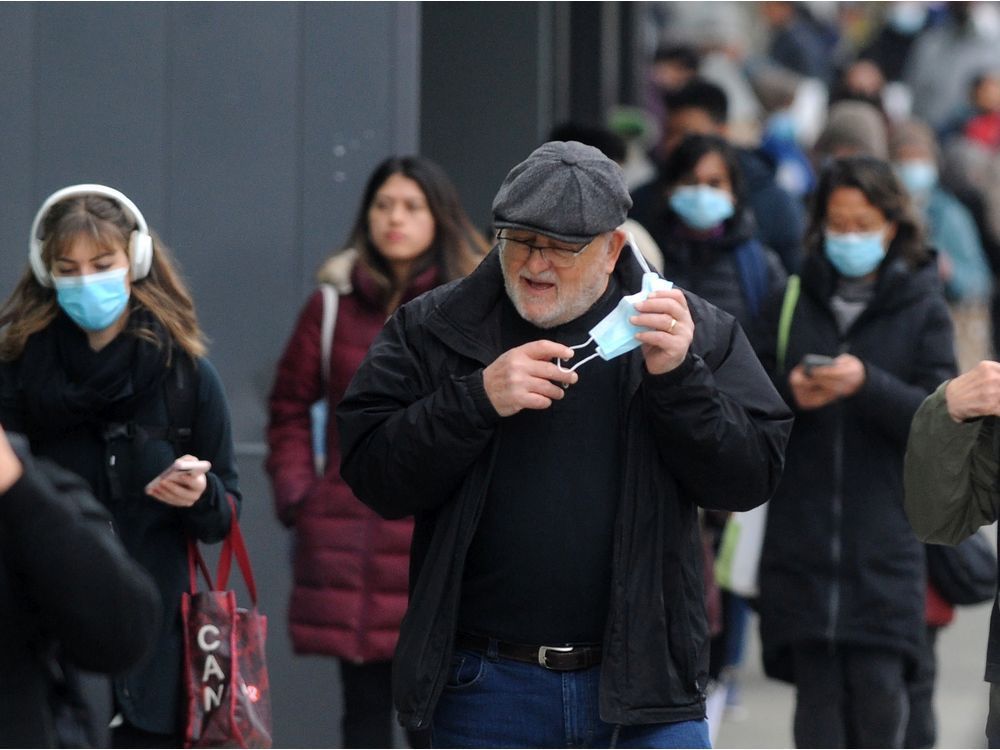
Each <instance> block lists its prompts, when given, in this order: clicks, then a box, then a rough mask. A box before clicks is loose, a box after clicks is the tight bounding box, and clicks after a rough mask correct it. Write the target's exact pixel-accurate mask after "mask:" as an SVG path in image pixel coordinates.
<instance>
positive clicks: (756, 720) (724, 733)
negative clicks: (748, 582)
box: [716, 602, 993, 748]
mask: <svg viewBox="0 0 1000 750" xmlns="http://www.w3.org/2000/svg"><path fill="white" fill-rule="evenodd" d="M992 608H993V604H992V602H990V603H987V604H981V605H977V606H974V607H959V608H958V609H957V610H956V617H955V620H954V622H952V624H951V625H949V626H948V627H947V628H945V629H944V630H942V631H941V633H940V634H939V636H938V644H937V655H938V679H937V687H936V691H935V696H934V703H935V708H936V710H937V720H938V743H937V747H944V748H949V747H962V748H979V747H986V737H985V735H984V733H983V728H984V727H985V725H986V711H987V705H988V692H989V686H988V685H987V683H986V682H984V681H983V669H984V667H985V665H986V640H987V635H988V632H989V621H990V612H991V611H992ZM757 633H758V628H757V618H756V615H754V616H753V618H752V620H751V623H750V641H749V643H748V648H747V659H746V663H745V664H744V668H743V707H744V708H745V711H744V712H743V716H742V717H739V718H738V717H727V718H724V719H723V722H722V727H721V728H720V730H719V737H718V740H717V742H716V747H717V748H737V747H740V748H792V747H794V743H793V742H792V710H793V706H794V700H795V695H794V690H793V689H792V687H791V686H790V685H788V684H786V683H783V682H777V681H776V680H771V679H768V678H767V677H765V676H764V674H763V671H762V667H761V662H760V643H759V640H758V637H757Z"/></svg>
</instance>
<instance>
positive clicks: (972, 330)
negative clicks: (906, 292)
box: [889, 120, 993, 372]
mask: <svg viewBox="0 0 1000 750" xmlns="http://www.w3.org/2000/svg"><path fill="white" fill-rule="evenodd" d="M889 151H890V155H891V158H892V164H893V169H894V170H895V171H896V174H897V176H898V177H899V180H900V182H902V183H903V186H904V187H905V188H906V190H907V192H908V193H909V194H910V198H911V199H912V200H913V204H914V206H915V207H916V209H917V210H918V211H919V212H920V215H921V217H922V218H923V220H924V223H925V225H926V227H927V234H928V236H929V239H930V244H931V245H932V246H933V247H934V249H935V250H937V252H938V272H939V274H940V276H941V280H942V282H944V290H945V295H946V297H947V298H948V303H949V307H950V309H951V314H952V320H953V322H954V323H955V331H956V339H957V344H958V363H959V369H960V370H961V371H962V372H965V371H967V370H970V369H971V368H972V367H974V366H975V365H976V364H978V363H979V362H980V361H982V360H984V359H990V357H991V355H990V349H991V347H990V316H989V300H990V294H991V292H992V289H993V273H992V271H991V270H990V266H989V262H988V261H987V259H986V255H985V253H984V251H983V243H982V238H981V236H980V233H979V228H978V227H977V226H976V221H975V219H974V218H973V216H972V214H971V213H970V211H969V209H968V208H966V207H965V205H964V204H963V203H962V202H961V201H959V199H958V198H957V197H956V196H955V194H954V193H952V192H951V191H950V190H948V189H947V188H946V187H945V186H944V185H942V184H941V182H940V180H939V176H938V146H937V139H936V138H935V136H934V132H933V131H932V130H931V129H930V128H929V127H928V126H927V125H926V124H924V123H922V122H920V121H918V120H907V121H904V122H899V123H896V124H895V125H894V126H893V128H892V132H891V134H890V137H889Z"/></svg>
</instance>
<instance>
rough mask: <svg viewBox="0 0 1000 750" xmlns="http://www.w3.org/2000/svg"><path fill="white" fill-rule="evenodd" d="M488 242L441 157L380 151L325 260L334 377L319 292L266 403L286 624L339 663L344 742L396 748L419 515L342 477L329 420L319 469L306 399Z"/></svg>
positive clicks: (347, 376) (300, 649)
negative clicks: (366, 495)
mask: <svg viewBox="0 0 1000 750" xmlns="http://www.w3.org/2000/svg"><path fill="white" fill-rule="evenodd" d="M486 249H487V247H486V243H485V241H484V240H483V238H482V236H480V235H479V233H478V232H477V231H476V230H475V228H474V227H473V225H472V222H471V221H469V219H468V217H467V216H466V214H465V212H464V211H463V210H462V207H461V204H460V203H459V200H458V195H457V193H456V191H455V188H454V187H453V186H452V184H451V182H450V181H449V179H448V177H447V176H446V175H445V174H444V172H443V171H442V170H441V168H440V167H438V166H437V165H436V164H434V163H433V162H431V161H429V160H427V159H424V158H421V157H418V156H409V157H393V158H390V159H387V160H386V161H384V162H382V164H380V165H379V166H378V167H377V168H376V169H375V171H374V172H373V174H372V176H371V177H370V178H369V180H368V184H367V185H366V187H365V191H364V195H363V199H362V202H361V207H360V210H359V212H358V216H357V220H356V221H355V223H354V228H353V230H352V232H351V235H350V238H349V242H348V245H347V248H346V249H344V250H343V251H340V252H337V253H335V254H334V255H333V256H332V257H331V258H330V259H329V260H328V261H327V262H326V263H325V264H324V265H323V266H322V267H321V268H320V271H319V273H318V274H317V277H318V279H319V281H320V282H322V283H327V284H331V285H332V286H333V287H334V288H335V289H336V290H337V296H338V313H337V320H336V326H335V328H334V333H333V343H332V347H331V350H330V351H331V353H330V361H329V370H328V372H329V381H328V382H326V383H324V374H323V366H322V364H321V362H320V360H321V343H320V338H321V326H322V317H323V308H324V303H323V295H322V293H321V292H320V291H318V290H317V291H316V292H315V293H313V295H312V296H311V297H310V298H309V300H308V301H307V302H306V305H305V307H304V308H303V310H302V312H301V314H300V315H299V319H298V322H297V323H296V326H295V330H294V331H293V332H292V336H291V339H290V340H289V341H288V344H287V346H286V348H285V352H284V354H283V355H282V357H281V361H280V362H279V364H278V370H277V375H276V378H275V382H274V387H273V389H272V391H271V396H270V402H269V423H268V429H267V441H268V448H269V453H268V457H267V464H266V467H267V471H268V473H269V474H270V476H271V483H272V485H273V489H274V499H275V507H276V511H277V514H278V518H279V519H280V520H281V522H282V523H283V524H284V525H285V526H288V527H292V528H294V529H295V534H296V544H295V567H294V573H295V587H294V591H293V593H292V599H291V604H290V607H289V627H290V629H291V635H292V641H293V644H294V647H295V651H296V653H300V654H327V655H330V656H336V657H338V658H339V659H340V660H341V662H340V666H341V678H342V683H343V692H344V719H343V732H344V737H343V741H344V747H392V697H391V694H390V665H391V659H392V653H393V649H394V648H395V646H396V639H397V636H398V634H399V623H400V621H401V620H402V618H403V613H404V612H405V611H406V599H407V571H408V564H409V551H410V535H411V532H412V521H411V520H410V519H403V520H398V521H386V520H383V519H382V518H380V517H379V516H377V515H376V514H375V513H374V511H372V510H370V509H368V508H367V507H365V506H364V505H362V504H361V502H360V501H358V500H357V499H356V498H355V497H354V495H353V494H352V493H351V491H350V489H349V488H348V487H347V485H346V484H345V483H344V481H343V480H342V479H341V478H340V446H339V444H338V439H337V430H336V428H335V425H334V423H333V420H332V419H330V420H328V422H327V426H326V457H325V458H326V460H325V471H324V473H323V475H322V476H320V477H317V476H316V470H315V463H314V458H313V448H312V437H311V422H310V407H311V405H312V404H314V403H315V402H316V401H318V400H320V399H322V398H325V399H326V402H327V405H328V409H329V413H330V414H332V413H333V410H334V408H335V407H336V405H337V403H338V402H339V401H340V399H341V398H342V397H343V395H344V391H345V390H346V388H347V384H348V383H349V382H350V380H351V377H352V376H353V375H354V371H355V369H356V368H357V367H358V365H360V364H361V361H362V359H363V358H364V356H365V353H366V352H367V350H368V346H369V345H370V344H371V342H372V341H373V340H374V338H375V336H376V335H377V334H378V332H379V331H380V330H381V328H382V325H383V324H384V323H385V320H386V318H387V317H388V316H389V315H391V314H392V313H393V312H394V311H395V310H396V308H398V307H399V306H400V305H401V304H403V303H404V302H406V301H408V300H410V299H412V298H414V297H416V296H417V295H419V294H421V293H423V292H425V291H427V290H429V289H431V288H433V287H434V286H437V285H438V284H441V283H444V282H446V281H450V280H452V279H455V278H458V277H460V276H464V275H466V274H468V273H469V272H470V271H471V270H472V269H473V268H474V267H475V266H476V265H477V264H478V263H479V260H480V259H481V258H482V256H483V254H484V253H485V251H486Z"/></svg>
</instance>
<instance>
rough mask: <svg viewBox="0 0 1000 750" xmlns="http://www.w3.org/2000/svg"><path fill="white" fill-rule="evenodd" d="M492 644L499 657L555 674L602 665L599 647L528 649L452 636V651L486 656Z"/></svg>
mask: <svg viewBox="0 0 1000 750" xmlns="http://www.w3.org/2000/svg"><path fill="white" fill-rule="evenodd" d="M491 641H492V642H493V643H494V644H495V645H496V652H497V655H498V656H502V657H504V658H505V659H514V660H515V661H523V662H527V663H528V664H537V665H539V666H542V667H545V668H546V669H551V670H553V671H555V672H572V671H573V670H576V669H586V668H587V667H593V666H594V665H596V664H600V663H601V647H600V646H529V645H528V644H524V643H505V642H504V641H497V640H495V639H493V638H487V637H486V636H482V635H470V634H468V633H459V634H458V635H457V636H455V647H456V648H465V649H469V650H471V651H482V652H484V653H489V651H490V642H491Z"/></svg>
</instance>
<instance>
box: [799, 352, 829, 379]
mask: <svg viewBox="0 0 1000 750" xmlns="http://www.w3.org/2000/svg"><path fill="white" fill-rule="evenodd" d="M833 363H834V358H833V357H829V356H827V355H826V354H807V355H805V356H804V357H803V358H802V369H803V370H804V371H805V374H806V376H807V377H810V376H812V371H813V369H814V368H816V367H830V366H831V365H832V364H833Z"/></svg>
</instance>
